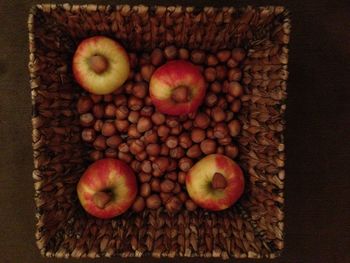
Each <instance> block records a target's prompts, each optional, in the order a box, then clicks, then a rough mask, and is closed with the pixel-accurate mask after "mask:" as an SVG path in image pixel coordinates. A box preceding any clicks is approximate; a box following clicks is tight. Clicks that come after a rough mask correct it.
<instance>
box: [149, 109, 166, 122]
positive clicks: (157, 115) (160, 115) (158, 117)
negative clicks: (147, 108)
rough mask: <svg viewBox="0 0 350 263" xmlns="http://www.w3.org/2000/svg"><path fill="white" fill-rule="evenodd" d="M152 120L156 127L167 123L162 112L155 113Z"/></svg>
mask: <svg viewBox="0 0 350 263" xmlns="http://www.w3.org/2000/svg"><path fill="white" fill-rule="evenodd" d="M151 119H152V121H153V123H154V124H155V125H161V124H163V123H164V122H165V115H164V114H163V113H160V112H155V113H153V114H152V117H151Z"/></svg>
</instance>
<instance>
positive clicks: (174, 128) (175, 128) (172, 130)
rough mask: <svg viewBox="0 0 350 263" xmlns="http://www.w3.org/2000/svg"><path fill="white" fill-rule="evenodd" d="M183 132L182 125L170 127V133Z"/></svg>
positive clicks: (177, 133)
mask: <svg viewBox="0 0 350 263" xmlns="http://www.w3.org/2000/svg"><path fill="white" fill-rule="evenodd" d="M181 132H182V126H181V125H178V126H176V127H173V128H171V129H170V134H172V135H179V134H180V133H181Z"/></svg>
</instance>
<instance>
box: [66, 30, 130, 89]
mask: <svg viewBox="0 0 350 263" xmlns="http://www.w3.org/2000/svg"><path fill="white" fill-rule="evenodd" d="M72 67H73V74H74V77H75V80H76V81H77V82H78V83H79V85H80V86H82V87H83V88H84V89H85V90H87V91H88V92H91V93H94V94H99V95H104V94H108V93H111V92H113V91H114V90H116V89H118V88H119V87H121V86H122V85H123V83H124V82H125V81H126V80H127V78H128V76H129V71H130V63H129V57H128V54H127V53H126V51H125V49H124V48H123V47H122V46H121V45H120V44H119V43H118V42H117V41H115V40H113V39H111V38H108V37H104V36H94V37H90V38H87V39H85V40H83V41H82V42H81V43H80V44H79V46H78V48H77V50H76V51H75V54H74V57H73V65H72Z"/></svg>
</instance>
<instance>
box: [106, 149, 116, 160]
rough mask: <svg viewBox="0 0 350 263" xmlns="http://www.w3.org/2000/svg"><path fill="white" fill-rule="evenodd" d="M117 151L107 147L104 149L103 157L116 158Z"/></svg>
mask: <svg viewBox="0 0 350 263" xmlns="http://www.w3.org/2000/svg"><path fill="white" fill-rule="evenodd" d="M117 156H118V152H117V151H116V150H115V149H112V148H107V149H106V150H105V157H106V158H117Z"/></svg>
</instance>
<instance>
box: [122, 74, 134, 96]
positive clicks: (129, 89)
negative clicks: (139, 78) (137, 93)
mask: <svg viewBox="0 0 350 263" xmlns="http://www.w3.org/2000/svg"><path fill="white" fill-rule="evenodd" d="M135 79H136V76H135ZM133 85H134V84H133V82H132V81H128V82H126V83H125V84H124V85H123V88H124V92H125V93H126V94H132V88H133Z"/></svg>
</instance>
